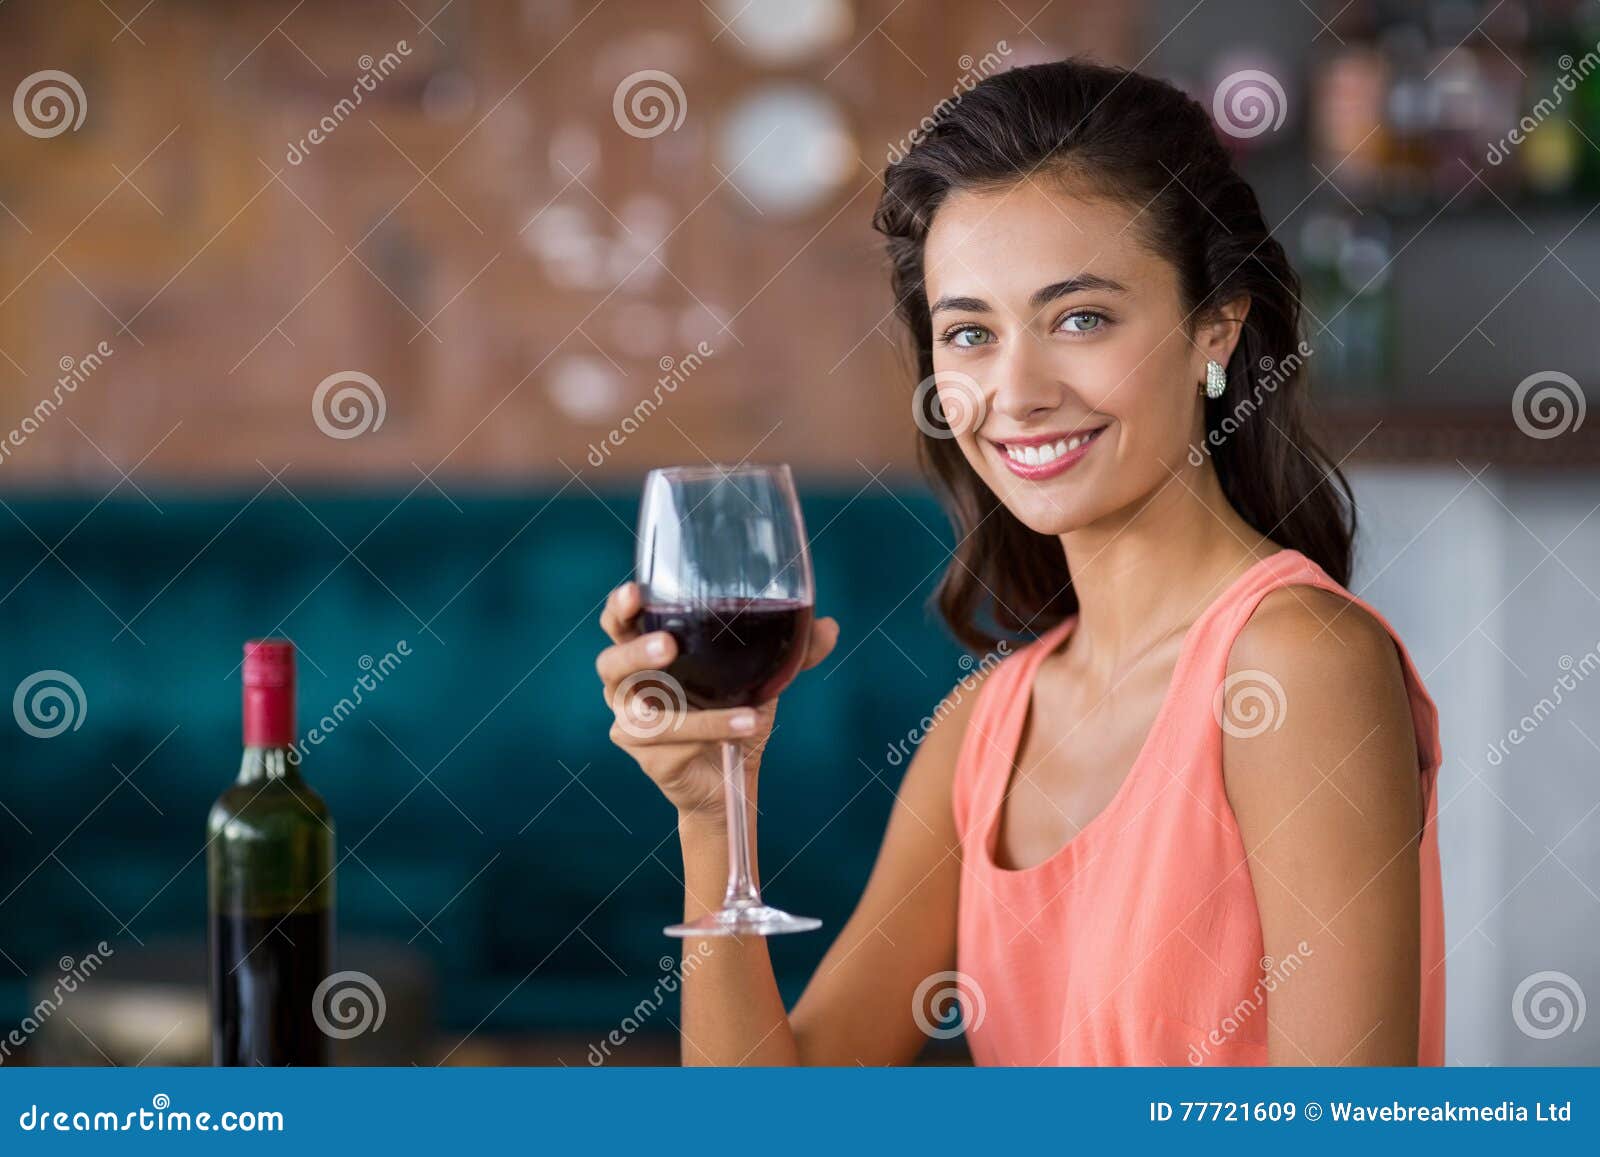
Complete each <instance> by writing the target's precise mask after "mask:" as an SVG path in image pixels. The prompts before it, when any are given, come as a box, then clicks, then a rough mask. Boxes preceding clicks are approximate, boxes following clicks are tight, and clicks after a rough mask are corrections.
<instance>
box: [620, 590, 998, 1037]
mask: <svg viewBox="0 0 1600 1157" xmlns="http://www.w3.org/2000/svg"><path fill="white" fill-rule="evenodd" d="M638 610H639V592H638V589H637V587H635V586H634V585H632V584H628V585H625V586H623V587H620V588H618V589H617V590H616V591H614V592H612V595H611V597H610V598H609V599H608V600H607V603H606V609H605V612H604V613H603V614H602V616H601V625H602V627H603V628H604V629H605V631H606V633H607V634H608V635H610V637H611V640H612V643H613V645H612V646H610V647H608V648H606V650H604V651H603V652H601V654H600V656H599V658H598V660H597V662H596V669H597V671H598V673H599V675H600V678H601V680H602V682H603V683H604V684H605V695H606V701H607V703H608V704H610V706H611V708H612V710H613V711H614V713H615V714H616V717H617V724H616V725H615V726H614V727H613V728H612V732H611V739H612V741H613V742H614V743H616V744H617V745H618V746H619V747H621V748H622V749H623V750H624V751H626V752H627V753H628V755H629V756H631V757H632V758H633V759H634V760H636V761H637V762H638V763H639V766H640V767H641V769H642V770H643V771H644V772H645V773H646V774H647V775H648V776H649V777H650V778H651V779H652V780H653V781H654V782H655V784H656V786H657V787H658V788H659V789H660V790H661V792H662V794H663V795H665V796H666V797H667V799H668V800H670V801H671V802H672V804H673V805H674V806H675V807H676V808H677V810H678V834H679V839H680V841H681V843H682V847H683V862H684V884H685V896H684V911H685V915H686V917H687V918H689V919H694V918H696V917H699V916H701V915H703V914H705V913H706V912H708V911H711V910H712V909H714V908H715V907H717V906H718V905H719V903H720V901H721V898H722V892H723V888H724V885H725V884H726V882H727V872H728V848H727V824H726V822H725V817H724V816H723V814H722V806H723V805H722V785H721V771H720V767H719V764H718V757H717V750H716V742H717V741H718V740H720V739H725V738H735V739H739V740H742V741H743V742H745V743H746V744H747V745H748V750H749V754H748V755H747V757H746V760H745V772H746V776H747V781H746V794H747V796H748V798H749V801H750V805H751V807H752V808H753V807H754V802H755V796H756V780H757V774H758V769H759V763H760V759H759V756H760V752H761V748H762V747H763V746H764V744H765V743H766V740H767V738H768V736H769V735H770V734H771V732H772V724H773V718H774V715H775V712H776V709H777V702H776V700H773V701H770V702H768V703H764V704H762V705H761V706H760V707H758V708H755V709H753V710H752V709H737V710H730V711H688V712H684V713H681V714H680V715H677V716H675V717H673V718H671V719H670V720H660V719H655V720H652V726H650V727H648V728H640V727H638V726H632V725H630V705H629V700H630V697H629V696H628V695H626V694H624V693H623V688H624V687H626V686H628V685H629V683H630V680H631V678H632V676H634V675H636V674H637V673H638V672H641V671H650V670H655V669H659V668H664V667H666V666H667V665H668V664H669V663H670V662H671V661H672V658H673V656H674V654H675V653H676V644H675V643H674V641H673V639H672V637H671V635H669V634H667V633H666V632H658V633H657V634H655V635H646V636H641V635H640V634H639V633H638V631H637V629H636V626H635V621H634V620H635V617H636V616H637V614H638ZM837 638H838V624H837V623H835V622H834V621H833V620H832V619H819V620H817V622H816V623H815V625H814V626H813V628H812V637H811V640H810V644H809V647H808V650H807V654H806V659H805V667H806V668H810V667H813V666H815V665H816V664H818V663H820V662H822V661H823V659H825V658H826V657H827V655H828V654H829V652H830V651H832V649H833V646H834V643H835V642H836V640H837ZM657 647H659V649H655V648H657ZM966 682H967V683H968V684H970V683H972V682H973V680H971V679H970V678H969V679H968V680H967V681H966ZM976 698H977V690H976V688H975V687H973V686H964V687H961V688H959V689H958V690H957V691H956V692H953V693H952V694H951V696H950V697H949V699H948V700H947V701H946V705H945V706H946V707H947V708H948V710H944V709H941V711H939V712H936V713H935V714H936V716H942V717H941V718H939V719H938V722H936V723H935V724H934V726H933V727H932V728H931V729H930V730H929V731H928V733H927V735H926V736H925V737H924V739H923V742H922V744H921V746H920V747H919V748H918V751H917V754H916V756H915V758H914V759H913V760H912V762H911V766H910V767H909V768H908V769H907V771H906V775H905V779H904V781H903V783H902V784H901V786H900V790H899V792H898V794H897V796H896V800H895V805H894V809H893V812H892V814H891V816H890V820H889V828H888V832H887V834H886V835H885V837H884V842H883V845H882V848H881V849H880V851H879V854H878V860H877V863H876V864H875V865H874V867H873V871H872V875H871V878H870V879H869V880H868V883H867V888H866V891H865V893H864V894H863V896H862V899H861V902H860V904H859V905H858V906H857V908H856V911H855V912H854V914H853V915H852V916H851V918H850V920H849V921H848V922H847V923H846V925H845V927H844V930H843V931H842V932H841V933H840V934H839V938H838V940H837V941H835V943H834V944H833V946H832V947H831V948H830V949H829V951H828V954H827V956H826V958H825V959H824V960H823V962H822V965H821V967H820V968H819V969H818V970H817V974H816V975H815V976H814V977H813V978H812V981H811V983H810V985H809V986H808V987H807V989H806V991H805V993H804V995H803V996H802V997H801V999H800V1001H799V1003H798V1004H797V1005H796V1007H795V1010H794V1013H793V1016H792V1017H791V1016H789V1015H787V1014H786V1013H785V1010H784V1007H783V1001H782V998H781V997H780V995H779V993H778V987H777V983H776V981H775V979H774V977H773V973H772V964H771V961H770V959H769V957H768V954H767V945H766V942H765V940H763V939H761V938H759V937H749V938H733V937H715V938H709V937H708V938H706V939H705V940H704V941H691V942H690V944H689V945H688V946H687V948H686V955H687V952H693V953H694V955H695V957H696V961H695V966H694V967H693V968H692V969H689V968H685V969H684V970H683V973H684V975H683V989H682V991H683V1024H682V1036H683V1060H684V1063H685V1064H690V1065H696V1064H715V1065H739V1064H758V1065H792V1064H854V1063H857V1062H860V1063H863V1064H894V1063H905V1062H908V1061H911V1060H913V1059H915V1057H916V1055H917V1052H918V1051H919V1050H920V1048H921V1045H922V1043H923V1037H922V1036H921V1034H920V1033H919V1032H918V1030H917V1028H916V1022H915V1019H914V1018H913V1016H912V1009H911V1001H912V996H913V994H914V992H915V989H916V986H917V985H918V984H919V983H920V982H921V981H922V980H923V979H924V978H926V977H927V976H929V975H930V974H932V973H934V972H939V971H942V970H945V969H948V968H950V967H952V966H953V963H954V959H955V929H956V891H957V888H958V886H959V880H960V861H959V843H958V841H957V838H956V833H955V822H954V818H953V816H952V813H951V794H950V793H951V782H952V780H953V778H954V775H955V764H956V754H957V752H958V750H959V748H960V745H961V738H962V735H963V733H964V732H965V730H966V724H967V719H968V716H969V715H970V713H971V710H972V706H973V703H974V702H975V700H976ZM758 875H759V873H758ZM702 945H703V947H702Z"/></svg>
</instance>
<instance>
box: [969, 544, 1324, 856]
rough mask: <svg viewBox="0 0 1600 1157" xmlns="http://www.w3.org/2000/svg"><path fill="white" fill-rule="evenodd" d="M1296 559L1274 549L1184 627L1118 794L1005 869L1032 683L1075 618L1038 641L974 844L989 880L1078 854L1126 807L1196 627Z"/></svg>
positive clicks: (1169, 707)
mask: <svg viewBox="0 0 1600 1157" xmlns="http://www.w3.org/2000/svg"><path fill="white" fill-rule="evenodd" d="M1297 554H1300V552H1299V551H1296V550H1294V549H1292V548H1290V547H1279V548H1278V549H1277V550H1275V551H1273V552H1272V553H1271V554H1269V555H1267V556H1266V557H1264V558H1259V559H1257V560H1256V561H1255V562H1253V563H1251V564H1250V566H1249V567H1247V568H1246V569H1245V570H1244V571H1242V572H1240V574H1239V577H1238V578H1236V579H1234V580H1233V581H1232V582H1231V583H1229V584H1228V585H1227V586H1226V587H1224V588H1223V590H1222V592H1221V593H1220V594H1218V595H1217V597H1216V598H1214V599H1212V600H1211V602H1210V603H1209V604H1208V605H1207V606H1206V608H1205V609H1204V610H1203V611H1201V612H1200V614H1199V615H1197V616H1196V617H1195V620H1194V622H1192V623H1190V624H1189V629H1188V630H1187V631H1185V632H1184V635H1183V642H1182V643H1181V644H1180V645H1179V648H1178V658H1177V660H1176V661H1175V662H1174V663H1173V665H1172V678H1171V679H1169V680H1168V681H1167V690H1166V693H1165V694H1164V695H1163V696H1162V698H1161V706H1160V707H1158V708H1157V709H1156V717H1155V719H1154V720H1153V721H1151V724H1150V729H1149V730H1148V731H1147V732H1145V737H1144V742H1143V743H1142V744H1140V746H1139V751H1138V754H1137V755H1135V756H1134V757H1133V763H1132V764H1131V765H1130V766H1129V768H1128V771H1127V773H1126V774H1125V775H1124V776H1123V777H1122V782H1121V783H1120V784H1119V785H1118V786H1117V790H1116V791H1115V792H1113V793H1112V796H1111V799H1110V800H1109V801H1108V802H1107V804H1106V806H1105V807H1103V808H1101V809H1100V810H1099V811H1098V812H1096V813H1095V815H1094V816H1093V817H1091V818H1090V820H1089V822H1088V823H1086V824H1084V825H1083V826H1082V827H1081V828H1079V829H1078V830H1077V831H1076V832H1074V833H1073V834H1072V835H1071V836H1069V837H1068V838H1067V840H1066V842H1065V843H1063V844H1062V845H1061V846H1060V847H1059V848H1057V849H1056V850H1055V851H1053V852H1051V853H1050V854H1049V855H1048V856H1046V857H1045V858H1044V859H1042V860H1040V861H1039V862H1038V863H1037V864H1030V865H1028V866H1027V867H1025V868H1005V867H1001V865H1000V863H999V862H998V861H997V860H996V858H995V853H996V851H997V850H998V848H999V843H1000V823H1001V819H1002V817H1003V816H1004V814H1005V803H1006V798H1007V797H1008V796H1009V795H1010V794H1011V789H1012V786H1013V783H1014V781H1015V779H1016V775H1017V755H1018V753H1019V751H1020V749H1021V747H1022V736H1023V733H1024V732H1025V731H1026V730H1027V726H1028V718H1029V716H1030V715H1031V714H1032V711H1033V685H1034V679H1035V677H1036V676H1037V675H1038V672H1039V668H1040V667H1041V666H1042V665H1043V664H1044V661H1045V660H1046V659H1047V658H1049V657H1050V656H1051V655H1053V654H1055V653H1056V651H1058V650H1059V649H1060V648H1061V647H1062V645H1063V644H1065V643H1066V641H1067V640H1068V639H1069V638H1071V636H1072V632H1073V630H1074V629H1075V628H1076V626H1077V623H1078V616H1077V614H1076V613H1074V614H1072V615H1069V616H1068V617H1067V618H1065V619H1063V620H1062V621H1061V622H1060V623H1059V624H1057V625H1056V626H1055V627H1052V628H1051V629H1050V630H1049V631H1048V632H1046V633H1045V634H1043V635H1041V636H1040V637H1039V639H1038V641H1037V642H1036V644H1035V650H1034V651H1033V652H1032V653H1030V655H1029V662H1028V665H1027V667H1026V668H1025V669H1024V670H1023V671H1022V673H1021V676H1020V678H1021V682H1022V694H1021V695H1020V696H1019V698H1020V700H1021V703H1022V708H1021V713H1020V715H1019V717H1018V718H1017V720H1016V722H1015V724H1014V726H1013V727H1012V729H1011V732H1010V734H1009V736H1008V739H1007V742H1006V743H1005V745H1004V754H1005V759H1006V773H1005V782H1004V784H1003V786H1002V788H1001V792H1000V798H999V799H998V800H997V801H996V803H995V805H994V808H993V809H992V810H991V811H990V813H989V817H988V819H987V820H986V821H985V824H984V831H983V838H982V839H981V840H980V841H979V843H978V852H979V855H980V857H981V859H982V862H983V866H984V869H985V870H986V871H987V872H988V873H989V874H990V875H994V876H1000V877H1013V878H1017V879H1021V878H1024V877H1027V876H1031V875H1036V874H1039V873H1042V872H1044V871H1047V870H1049V869H1050V868H1052V867H1054V866H1056V865H1058V864H1060V863H1062V862H1063V861H1066V860H1068V859H1070V858H1072V857H1073V856H1075V855H1078V854H1079V853H1080V852H1081V850H1082V848H1083V846H1084V845H1085V844H1086V843H1087V842H1088V840H1087V837H1089V836H1091V835H1093V834H1094V833H1095V832H1096V831H1097V830H1098V829H1100V828H1103V827H1105V826H1106V823H1105V822H1104V821H1106V820H1107V819H1108V817H1111V816H1112V815H1114V813H1116V812H1117V811H1118V810H1120V809H1121V807H1123V806H1124V805H1125V804H1126V802H1127V800H1128V799H1129V797H1130V796H1131V795H1132V794H1133V790H1132V789H1133V787H1134V785H1135V783H1136V782H1137V781H1138V779H1139V773H1140V772H1141V770H1142V769H1143V767H1144V765H1145V764H1146V763H1148V762H1149V761H1150V753H1151V751H1152V750H1153V749H1154V745H1155V741H1156V738H1157V736H1158V735H1159V734H1160V733H1161V731H1162V729H1163V728H1165V727H1166V726H1167V725H1168V720H1169V719H1170V717H1171V714H1172V712H1173V710H1174V707H1173V704H1174V702H1175V700H1176V699H1177V691H1178V688H1179V684H1180V683H1181V681H1182V677H1183V674H1184V671H1185V669H1186V668H1187V667H1188V666H1189V664H1190V663H1191V662H1192V661H1193V659H1194V648H1195V646H1196V644H1197V641H1198V639H1197V636H1198V631H1199V628H1200V627H1201V625H1202V624H1204V623H1205V622H1207V621H1208V620H1209V619H1211V618H1212V616H1214V615H1215V614H1217V612H1218V611H1219V609H1220V608H1221V607H1223V606H1224V605H1226V603H1227V602H1228V600H1229V599H1230V598H1231V597H1232V596H1233V595H1234V593H1235V592H1236V591H1238V590H1239V589H1240V588H1241V587H1243V586H1244V584H1245V582H1246V580H1248V579H1250V578H1252V577H1253V576H1254V575H1255V574H1256V572H1257V571H1259V570H1261V569H1263V568H1264V567H1266V566H1268V565H1269V564H1273V563H1276V562H1278V561H1279V560H1280V559H1281V558H1282V556H1284V555H1297Z"/></svg>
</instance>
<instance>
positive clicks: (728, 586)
mask: <svg viewBox="0 0 1600 1157" xmlns="http://www.w3.org/2000/svg"><path fill="white" fill-rule="evenodd" d="M634 561H635V564H636V565H635V575H636V577H637V579H638V581H639V585H640V587H641V589H642V591H643V594H644V598H643V602H642V610H641V612H640V615H639V621H638V627H639V629H640V631H642V632H646V633H648V632H651V631H667V632H668V633H670V634H671V635H672V637H673V638H674V639H676V640H677V643H678V655H677V658H676V659H674V660H673V661H672V663H671V664H670V665H669V666H668V667H667V669H666V670H665V671H664V672H659V673H656V675H655V676H654V677H653V681H659V682H663V683H665V684H667V687H666V691H667V693H668V694H669V695H670V696H671V697H672V698H674V699H681V700H682V702H680V703H679V704H677V705H676V706H678V707H680V708H683V709H687V708H695V709H699V710H716V709H726V708H729V707H753V706H755V705H756V704H759V703H765V702H767V701H768V700H769V699H771V698H772V697H773V696H774V695H776V694H777V693H778V692H779V691H782V690H783V689H784V687H786V686H788V684H789V681H790V680H791V679H793V678H794V677H795V673H796V672H798V671H799V670H800V664H801V663H803V662H805V655H806V645H807V643H808V642H809V641H810V639H811V614H812V610H811V608H812V606H813V603H814V594H813V591H812V577H811V552H810V550H809V548H808V547H807V545H806V532H805V523H804V522H803V520H802V519H801V517H800V501H799V499H798V498H797V497H796V496H795V491H794V479H793V478H792V477H791V476H790V474H789V468H788V467H787V466H748V465H740V466H714V465H713V466H681V467H677V468H674V469H670V470H652V471H651V472H650V474H649V475H648V476H647V477H646V478H645V482H644V496H643V501H642V502H641V503H640V507H639V546H638V553H637V555H636V557H635V560H634ZM720 746H721V755H722V785H723V796H724V801H725V804H726V809H727V817H728V889H727V892H726V893H724V895H723V898H722V907H721V908H720V909H718V910H717V911H715V912H709V913H707V914H706V915H704V916H702V917H700V918H699V919H698V920H691V921H689V922H688V923H684V924H674V925H673V926H672V927H670V928H668V929H667V930H666V931H667V935H669V936H719V935H720V936H742V935H755V936H772V935H775V934H777V933H779V932H807V931H810V930H811V929H813V928H819V927H821V925H822V921H820V920H816V919H813V918H812V917H810V916H792V915H790V914H789V913H788V912H784V911H782V910H780V909H778V908H773V907H771V906H770V905H768V904H766V903H764V902H763V901H762V899H761V890H760V888H758V887H757V885H756V880H755V871H754V856H753V850H754V845H755V833H754V832H753V830H752V824H751V820H750V817H749V814H748V808H747V805H746V802H745V773H744V746H743V744H740V743H737V742H734V741H731V740H729V741H724V742H723V743H722V744H721V745H720Z"/></svg>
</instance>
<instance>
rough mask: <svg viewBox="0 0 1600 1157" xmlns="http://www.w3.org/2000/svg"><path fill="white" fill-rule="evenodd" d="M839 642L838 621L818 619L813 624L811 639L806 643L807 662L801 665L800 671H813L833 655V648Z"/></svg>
mask: <svg viewBox="0 0 1600 1157" xmlns="http://www.w3.org/2000/svg"><path fill="white" fill-rule="evenodd" d="M838 642H839V620H838V619H833V618H827V619H818V620H817V621H816V622H814V623H812V624H811V638H810V639H809V640H807V642H806V658H805V662H803V663H802V664H801V665H800V669H801V670H802V671H809V670H811V668H813V667H815V666H816V665H817V664H818V663H820V662H822V660H824V659H826V658H827V657H828V656H829V655H831V654H833V648H834V646H835V645H836V644H837V643H838Z"/></svg>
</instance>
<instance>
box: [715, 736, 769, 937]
mask: <svg viewBox="0 0 1600 1157" xmlns="http://www.w3.org/2000/svg"><path fill="white" fill-rule="evenodd" d="M722 788H723V794H724V796H725V799H726V806H727V811H728V893H727V895H726V896H724V897H723V900H722V906H723V908H724V909H727V908H757V907H760V906H761V892H760V890H759V889H758V888H757V887H756V881H755V873H754V872H753V871H752V870H751V863H752V859H753V857H752V856H751V854H750V816H749V810H748V807H747V805H746V803H745V792H744V745H743V744H739V743H729V742H724V743H723V744H722Z"/></svg>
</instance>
